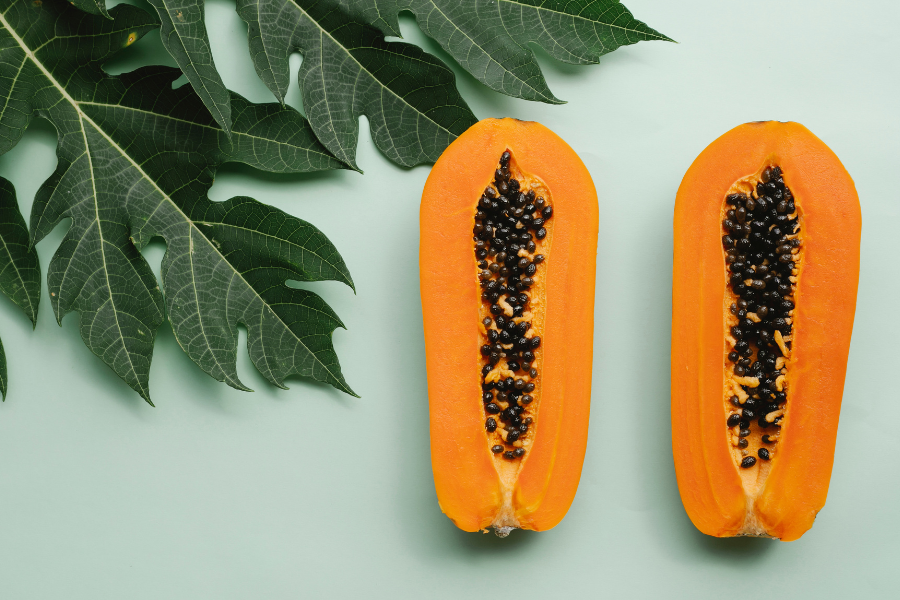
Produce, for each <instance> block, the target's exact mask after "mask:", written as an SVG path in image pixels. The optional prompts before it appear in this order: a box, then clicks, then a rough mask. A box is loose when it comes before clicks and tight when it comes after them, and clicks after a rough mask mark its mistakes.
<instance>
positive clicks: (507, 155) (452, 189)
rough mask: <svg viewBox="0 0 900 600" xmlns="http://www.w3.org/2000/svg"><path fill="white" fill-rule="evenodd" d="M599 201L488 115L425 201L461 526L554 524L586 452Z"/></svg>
mask: <svg viewBox="0 0 900 600" xmlns="http://www.w3.org/2000/svg"><path fill="white" fill-rule="evenodd" d="M597 221H598V208H597V197H596V192H595V190H594V186H593V182H592V181H591V178H590V175H589V174H588V172H587V169H586V168H585V167H584V165H583V164H582V162H581V161H580V159H579V158H578V157H577V155H576V154H575V153H574V152H573V151H572V149H571V148H569V146H568V145H566V144H565V142H563V141H562V140H561V139H560V138H559V137H558V136H556V135H555V134H553V133H552V132H551V131H550V130H548V129H547V128H545V127H543V126H542V125H540V124H538V123H527V122H522V121H516V120H513V119H503V120H495V119H488V120H485V121H481V122H480V123H478V124H476V125H475V126H473V127H472V128H470V129H469V130H468V131H466V132H465V133H464V134H463V135H462V136H460V138H459V139H457V140H456V141H455V142H454V143H453V144H451V145H450V147H448V149H447V150H446V151H445V152H444V154H443V155H442V156H441V158H440V159H439V160H438V162H437V163H436V164H435V166H434V168H433V169H432V172H431V175H430V176H429V178H428V181H427V183H426V185H425V190H424V192H423V196H422V205H421V214H420V224H421V241H420V278H421V294H422V309H423V319H424V325H425V345H426V366H427V370H428V392H429V407H430V411H429V412H430V430H431V455H432V469H433V472H434V480H435V487H436V490H437V495H438V501H439V503H440V506H441V509H442V510H443V511H444V513H446V514H447V515H448V516H449V517H450V518H451V519H452V520H453V522H454V523H455V524H456V525H457V526H458V527H460V528H461V529H463V530H466V531H477V530H484V529H486V528H488V527H493V528H494V530H495V532H497V533H498V534H499V535H506V534H508V533H509V531H511V530H512V529H515V528H522V529H531V530H536V531H542V530H546V529H549V528H551V527H553V526H555V525H556V524H557V523H558V522H559V521H560V520H561V519H562V518H563V516H564V515H565V513H566V511H567V510H568V508H569V506H570V504H571V502H572V499H573V498H574V495H575V491H576V489H577V486H578V481H579V478H580V474H581V465H582V462H583V459H584V451H585V447H586V443H587V425H588V415H589V409H590V384H591V363H592V345H593V301H594V272H595V266H596V243H597V227H598V223H597Z"/></svg>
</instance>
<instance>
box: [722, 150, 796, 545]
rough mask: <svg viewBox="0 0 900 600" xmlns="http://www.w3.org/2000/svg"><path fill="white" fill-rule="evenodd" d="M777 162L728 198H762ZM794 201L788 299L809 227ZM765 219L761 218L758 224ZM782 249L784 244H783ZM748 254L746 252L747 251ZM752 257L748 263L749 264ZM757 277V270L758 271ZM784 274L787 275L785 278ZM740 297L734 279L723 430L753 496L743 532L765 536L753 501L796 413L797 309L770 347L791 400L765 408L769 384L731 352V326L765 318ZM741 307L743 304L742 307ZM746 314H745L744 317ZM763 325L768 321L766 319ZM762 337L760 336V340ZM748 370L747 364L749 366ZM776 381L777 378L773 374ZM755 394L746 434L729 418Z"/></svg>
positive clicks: (780, 384)
mask: <svg viewBox="0 0 900 600" xmlns="http://www.w3.org/2000/svg"><path fill="white" fill-rule="evenodd" d="M774 166H777V165H775V164H774V163H773V162H771V161H767V162H766V164H764V165H763V166H762V167H761V168H760V169H759V170H758V171H757V172H756V173H754V174H752V175H749V176H747V177H744V178H742V179H740V180H738V181H736V182H735V183H734V184H733V185H732V186H731V188H730V189H729V190H728V193H727V194H726V198H727V197H728V196H729V195H731V194H745V195H747V196H749V197H750V198H753V199H756V198H758V194H757V183H759V182H760V181H761V180H762V179H763V173H764V172H765V171H766V170H767V169H770V168H771V167H774ZM792 199H793V202H794V211H793V212H790V213H787V211H786V216H787V219H788V221H791V222H794V221H796V222H797V223H799V227H797V228H796V231H795V232H794V233H792V234H789V235H786V238H788V239H789V240H794V239H797V240H801V242H792V243H794V244H798V245H797V246H796V247H794V248H791V250H790V253H791V255H792V256H793V258H792V260H793V265H794V266H793V268H791V269H790V274H789V276H788V277H787V280H788V281H789V282H790V284H789V285H790V288H791V289H790V292H789V293H788V294H787V295H784V296H783V300H790V301H791V302H793V300H794V293H795V290H796V287H797V282H798V278H799V276H800V265H801V264H802V256H803V252H802V248H803V246H802V236H803V226H802V210H801V207H800V202H799V200H798V199H797V198H796V197H793V198H792ZM732 208H734V207H733V206H730V205H729V204H728V203H727V202H723V204H722V210H721V220H722V222H723V223H724V222H725V219H726V214H727V213H728V210H729V209H732ZM747 222H748V223H750V222H752V217H751V218H748V219H747ZM758 222H759V221H757V223H758ZM775 226H776V225H769V226H767V229H768V231H771V230H772V229H773V228H774V227H775ZM728 233H729V231H728V230H727V229H726V228H725V226H724V225H723V235H727V234H728ZM778 247H779V248H781V247H782V246H778ZM745 255H746V253H745ZM726 260H727V252H726ZM749 262H750V261H748V262H747V263H745V264H749ZM769 262H770V261H768V260H764V261H763V264H767V265H768V263H769ZM731 275H732V272H731V271H729V266H728V265H727V264H726V276H727V277H729V278H730V277H731ZM754 277H755V275H754ZM782 279H783V278H782ZM752 282H753V277H748V278H747V279H746V280H745V281H744V283H745V285H752ZM739 299H740V298H739V296H738V295H737V294H736V293H735V291H734V289H733V287H732V284H731V283H730V282H729V283H728V284H727V289H726V293H725V302H724V306H723V313H724V321H725V342H726V343H725V356H724V361H723V364H724V370H725V376H724V391H723V405H724V412H723V415H724V417H723V429H724V430H725V438H726V443H727V444H728V446H729V449H730V452H731V455H732V458H733V460H734V465H735V469H736V470H737V472H738V474H739V475H740V478H741V484H742V486H743V488H744V492H745V494H746V496H747V502H748V511H747V522H746V523H745V526H744V531H743V532H742V533H744V534H746V535H762V534H764V531H763V530H762V528H761V527H760V526H759V524H758V523H757V522H756V519H755V516H754V512H753V510H752V507H753V503H754V502H755V499H756V498H757V497H758V496H759V494H760V493H761V492H762V490H763V488H764V487H765V482H766V479H767V477H768V475H769V473H770V471H771V469H772V466H773V464H774V462H775V461H776V460H777V458H778V440H779V437H780V435H781V430H782V428H783V426H784V423H785V422H786V421H787V419H788V418H789V412H790V386H791V377H790V366H791V346H792V338H793V335H792V334H793V326H792V322H793V312H794V311H793V310H790V311H788V312H787V313H786V318H785V319H784V320H785V322H786V323H787V324H788V325H790V326H791V327H790V330H789V331H788V332H787V333H786V334H785V332H782V331H778V330H774V331H773V332H772V333H773V335H772V341H771V346H768V347H767V348H766V350H767V352H768V353H769V355H770V356H771V355H777V356H776V357H775V369H776V371H775V373H774V375H776V376H775V378H774V379H775V380H774V381H772V383H773V384H774V386H775V390H772V389H771V388H768V389H769V391H770V392H774V391H778V392H783V393H784V395H785V397H786V399H785V400H784V401H783V402H780V403H778V405H777V410H770V411H766V410H762V411H760V409H759V407H760V406H769V408H772V404H762V403H761V402H760V400H759V396H760V395H761V394H760V392H764V391H765V390H764V388H763V387H761V386H760V383H761V382H760V380H759V378H758V377H754V376H753V373H752V372H747V373H744V374H743V375H739V374H736V373H735V368H736V367H737V366H738V365H737V364H736V363H734V362H732V361H731V360H730V359H729V353H731V352H733V351H734V350H735V344H736V342H737V341H738V340H736V339H735V338H734V336H732V333H731V330H732V327H733V326H738V327H740V326H741V323H742V322H746V320H747V319H749V320H750V321H752V322H755V323H760V318H759V316H758V315H757V314H756V313H755V312H754V311H753V310H744V313H746V314H744V313H738V314H735V311H734V309H733V307H734V306H736V305H737V303H738V301H739ZM766 304H771V302H770V301H768V300H765V299H762V298H759V299H758V302H756V305H757V306H764V305H766ZM749 308H753V304H750V306H749ZM739 310H740V309H739ZM741 315H743V318H742V317H741ZM763 325H766V323H765V322H763ZM758 341H759V340H757V342H758ZM749 345H750V347H751V349H752V355H750V356H742V357H741V358H749V359H750V361H756V360H757V359H758V352H759V349H760V348H759V345H758V343H755V342H750V343H749ZM745 370H746V369H745ZM769 379H770V380H771V379H772V377H771V376H770V377H769ZM734 397H737V398H738V401H737V402H738V405H737V406H735V405H734V401H733V398H734ZM749 398H753V399H754V400H755V401H756V407H755V410H753V412H754V417H753V418H752V419H750V427H749V431H750V433H749V435H745V436H741V435H740V434H741V430H742V427H741V425H736V426H733V427H728V425H727V419H728V417H729V416H730V415H732V414H739V415H742V414H743V413H744V410H745V405H746V403H747V400H748V399H749ZM760 418H764V419H765V421H766V423H768V424H769V426H768V427H766V428H763V427H762V426H760V425H759V424H758V423H759V419H760ZM746 429H747V428H745V429H744V433H746ZM763 436H768V443H766V442H765V441H763ZM741 440H746V442H742V441H741ZM761 448H763V449H765V450H766V451H768V453H769V458H768V460H763V459H761V458H760V457H759V450H760V449H761ZM748 457H753V458H754V459H755V461H756V462H755V464H753V465H752V466H749V467H744V466H742V461H745V460H746V459H747V458H748Z"/></svg>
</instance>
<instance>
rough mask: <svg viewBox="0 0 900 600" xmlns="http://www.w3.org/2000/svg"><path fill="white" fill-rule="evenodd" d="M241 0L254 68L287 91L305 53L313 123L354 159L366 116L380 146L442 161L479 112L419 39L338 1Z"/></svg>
mask: <svg viewBox="0 0 900 600" xmlns="http://www.w3.org/2000/svg"><path fill="white" fill-rule="evenodd" d="M185 1H191V2H197V3H199V2H201V1H202V0H185ZM237 9H238V14H239V15H240V16H241V18H242V19H243V20H244V21H246V22H247V25H248V27H249V29H250V54H251V55H252V56H253V64H254V66H255V67H256V72H257V74H258V75H259V77H260V78H261V79H262V80H263V82H264V83H265V84H266V86H268V88H269V89H270V90H271V91H272V93H273V94H275V96H276V97H277V98H278V99H279V100H281V101H283V100H284V95H285V93H286V92H287V86H288V83H289V79H290V77H289V73H288V66H289V65H288V58H289V55H290V53H291V52H293V51H297V52H300V53H301V54H302V55H303V64H302V65H301V66H300V76H299V80H300V89H301V93H302V97H303V107H304V109H305V110H306V115H307V117H308V118H309V120H310V124H311V125H312V128H313V130H314V131H315V133H316V136H317V137H318V138H319V140H320V141H321V142H322V143H323V144H324V145H325V147H327V148H328V149H329V150H331V152H333V153H334V155H335V156H337V157H338V158H340V159H341V160H342V161H344V162H346V163H348V164H351V165H353V166H354V167H355V165H356V163H355V157H356V143H357V139H358V135H359V125H358V120H359V117H360V116H361V115H365V116H367V117H368V118H369V121H370V124H371V129H372V137H373V139H374V140H375V144H376V145H377V146H378V148H379V149H380V150H381V151H382V152H383V153H384V154H385V155H386V156H387V157H388V158H389V159H391V160H392V161H394V162H396V163H398V164H400V165H404V166H413V165H417V164H421V163H426V162H434V161H435V160H437V158H438V157H439V156H440V155H441V153H442V152H443V151H444V149H445V148H446V147H447V146H448V145H449V144H450V142H452V141H453V140H455V139H456V138H457V136H459V135H460V134H461V133H462V132H463V131H465V130H466V129H468V128H469V127H470V126H471V125H472V124H474V123H475V121H476V120H477V119H476V118H475V115H474V114H472V111H471V110H470V109H469V107H468V105H466V103H465V101H464V100H463V99H462V97H461V96H460V95H459V92H458V91H457V89H456V86H455V82H456V78H455V76H454V75H453V72H452V71H451V70H450V69H448V68H447V67H446V66H445V65H444V64H443V63H442V62H440V61H439V60H438V59H436V58H435V57H433V56H431V55H430V54H426V53H425V52H423V51H422V50H421V49H419V48H418V47H417V46H413V45H412V44H406V43H401V42H387V41H385V39H384V36H383V35H382V33H381V32H380V31H378V30H377V29H375V28H374V27H372V26H370V25H368V24H366V23H364V22H362V21H360V20H356V19H353V18H352V17H351V16H350V15H349V13H348V12H347V11H346V10H345V5H344V3H343V2H340V1H339V0H238V2H237ZM176 59H177V57H176Z"/></svg>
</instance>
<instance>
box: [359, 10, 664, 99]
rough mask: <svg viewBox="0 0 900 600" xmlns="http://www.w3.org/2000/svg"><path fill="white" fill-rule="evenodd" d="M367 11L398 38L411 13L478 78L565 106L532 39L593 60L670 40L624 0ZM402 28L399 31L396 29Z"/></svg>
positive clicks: (572, 57) (563, 57) (566, 55)
mask: <svg viewBox="0 0 900 600" xmlns="http://www.w3.org/2000/svg"><path fill="white" fill-rule="evenodd" d="M351 5H354V6H360V7H361V12H362V13H363V15H364V16H366V17H368V19H369V20H370V21H371V22H372V23H373V24H374V25H375V26H378V27H379V28H380V29H382V30H383V31H385V32H390V35H399V24H398V22H397V13H398V12H399V11H401V10H409V11H411V12H412V13H413V14H414V15H415V16H416V22H417V23H418V25H419V27H420V28H421V29H422V31H423V32H424V33H425V34H426V35H428V36H429V37H431V38H432V39H434V40H435V41H436V42H438V43H439V44H440V45H441V47H442V48H443V49H444V50H445V51H446V52H447V53H449V54H450V55H451V56H453V58H454V59H456V61H457V62H458V63H459V64H460V66H462V67H463V68H464V69H465V70H466V71H468V72H469V73H470V74H471V75H472V76H473V77H475V78H476V79H478V81H480V82H481V83H483V84H484V85H486V86H488V87H490V88H491V89H493V90H495V91H498V92H501V93H503V94H507V95H509V96H514V97H516V98H523V99H525V100H535V101H539V102H548V103H551V104H558V103H561V100H559V99H557V98H556V96H554V95H553V94H552V93H551V92H550V89H549V88H548V86H547V82H546V81H545V80H544V76H543V74H542V73H541V69H540V66H539V65H538V63H537V61H536V60H535V58H534V53H533V52H532V51H531V49H530V48H529V47H528V44H536V45H538V46H540V47H541V48H543V49H544V50H545V51H546V52H547V53H548V54H550V55H551V56H552V57H554V58H555V59H557V60H560V61H563V62H567V63H571V64H592V63H596V62H598V60H599V59H600V57H601V56H602V55H604V54H607V53H609V52H612V51H613V50H615V49H617V48H619V47H621V46H625V45H628V44H636V43H637V42H641V41H648V40H667V41H671V40H670V39H669V38H668V37H666V36H664V35H662V34H661V33H659V32H657V31H655V30H653V29H651V28H650V27H648V26H647V25H646V24H644V23H642V22H641V21H638V20H637V19H635V18H634V17H633V16H632V14H631V12H629V10H628V9H627V8H625V6H624V5H622V4H621V3H620V2H619V0H490V1H485V0H462V1H460V0H357V1H356V2H351ZM394 32H396V33H394Z"/></svg>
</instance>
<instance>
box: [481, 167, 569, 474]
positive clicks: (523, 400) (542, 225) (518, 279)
mask: <svg viewBox="0 0 900 600" xmlns="http://www.w3.org/2000/svg"><path fill="white" fill-rule="evenodd" d="M510 158H511V156H510V153H509V151H506V152H504V153H503V154H502V155H501V157H500V164H499V168H498V169H497V170H496V172H495V173H494V182H493V185H492V186H489V187H488V188H487V189H485V190H484V194H483V195H482V196H481V199H480V200H479V201H478V208H477V210H476V213H475V228H474V230H473V233H474V238H473V239H474V241H475V258H476V260H477V261H478V269H479V271H478V279H479V282H480V285H481V288H482V293H481V299H482V301H483V302H484V303H485V306H486V308H487V312H488V313H489V314H490V315H491V316H490V317H485V318H484V319H483V321H482V325H484V329H485V340H484V341H485V343H484V344H483V345H482V346H481V355H482V358H483V360H484V365H483V366H482V369H481V377H482V383H481V389H482V400H483V402H484V410H485V413H486V414H487V415H488V417H487V420H486V421H485V425H484V426H485V429H486V430H487V431H488V432H489V433H495V432H497V433H498V439H497V441H498V442H500V441H502V442H503V443H502V444H501V443H498V444H495V445H493V446H492V447H491V452H493V453H494V454H501V453H502V454H503V457H504V458H506V459H509V460H513V459H517V458H521V457H523V456H525V448H524V447H523V443H522V442H523V440H524V439H525V437H526V436H527V434H528V428H529V426H531V424H532V423H533V422H534V417H533V415H531V414H530V412H529V405H530V404H531V403H532V402H533V401H534V398H533V396H532V392H534V389H535V384H534V381H535V379H536V378H537V377H538V371H537V369H536V368H535V367H534V363H535V351H536V350H537V349H538V348H539V347H540V345H541V338H540V337H539V336H538V335H536V332H535V330H534V329H533V328H532V324H531V323H530V322H529V320H528V319H529V318H530V316H531V314H530V312H529V310H528V309H529V302H530V301H531V293H530V290H531V288H532V286H533V285H534V278H535V274H536V273H537V271H538V268H539V265H540V264H541V263H542V262H544V255H543V254H535V252H536V251H537V250H538V245H539V244H540V243H541V240H543V239H545V238H546V237H547V227H546V225H547V222H548V221H549V220H550V218H551V217H552V216H553V207H551V206H550V204H549V203H548V202H547V201H546V200H544V198H542V197H536V194H535V192H534V190H525V189H522V186H521V183H520V182H519V181H518V180H517V179H515V178H514V177H512V176H511V173H510V170H509V162H510ZM498 421H499V422H498Z"/></svg>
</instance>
